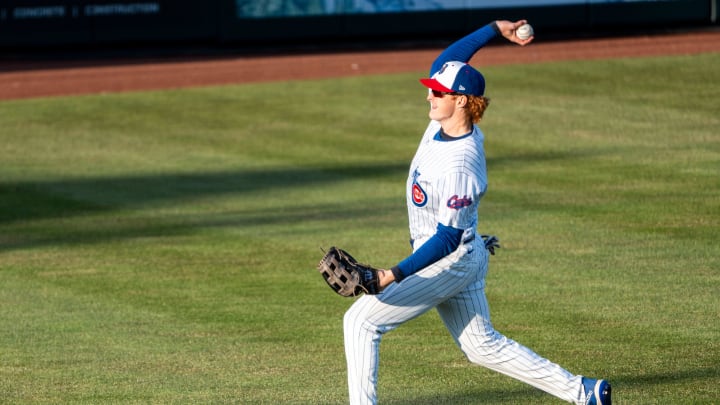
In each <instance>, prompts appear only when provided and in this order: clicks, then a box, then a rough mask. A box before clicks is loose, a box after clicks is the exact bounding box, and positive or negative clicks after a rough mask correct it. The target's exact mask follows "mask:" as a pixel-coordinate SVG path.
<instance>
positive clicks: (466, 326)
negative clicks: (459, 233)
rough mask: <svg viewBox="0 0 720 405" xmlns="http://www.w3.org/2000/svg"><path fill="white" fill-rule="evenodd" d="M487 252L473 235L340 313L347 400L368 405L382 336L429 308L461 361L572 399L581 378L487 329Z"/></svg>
mask: <svg viewBox="0 0 720 405" xmlns="http://www.w3.org/2000/svg"><path fill="white" fill-rule="evenodd" d="M487 267H488V252H487V250H486V249H485V248H484V245H483V242H482V239H481V238H475V240H474V241H473V242H471V243H468V244H465V245H461V246H460V247H458V249H457V250H456V251H455V252H453V253H451V254H450V255H448V256H446V257H445V258H443V259H441V260H439V261H438V262H436V263H434V264H432V265H430V266H428V267H426V268H425V269H423V270H421V271H419V272H418V273H416V274H414V275H412V276H410V277H408V278H406V279H405V280H403V281H402V282H401V283H393V284H391V285H390V286H388V288H386V289H385V291H384V292H383V293H382V294H379V295H364V296H362V297H360V298H359V299H358V300H357V301H356V302H355V303H354V304H353V305H352V306H351V307H350V309H349V310H348V311H347V312H346V313H345V317H344V335H345V355H346V359H347V368H348V387H349V394H350V404H351V405H359V404H376V403H377V378H378V365H379V349H380V340H381V339H382V336H383V335H384V334H385V333H387V332H389V331H391V330H393V329H395V328H397V327H398V326H400V325H401V324H403V323H404V322H407V321H409V320H411V319H414V318H416V317H418V316H420V315H422V314H424V313H425V312H427V311H429V310H430V309H432V308H437V311H438V313H439V315H440V318H441V319H442V320H443V322H444V324H445V327H446V328H447V329H448V331H449V332H450V333H451V335H452V336H453V338H454V339H455V342H456V343H457V344H458V346H459V347H460V349H461V350H462V351H463V353H465V355H466V356H467V358H468V360H470V361H471V362H473V363H476V364H479V365H482V366H484V367H487V368H489V369H491V370H495V371H497V372H500V373H503V374H506V375H508V376H510V377H513V378H515V379H517V380H520V381H523V382H525V383H527V384H530V385H532V386H534V387H536V388H539V389H541V390H543V391H545V392H547V393H549V394H552V395H554V396H556V397H558V398H561V399H563V400H565V401H568V402H575V403H580V399H581V396H584V394H583V393H581V391H582V389H581V387H582V376H579V375H573V374H571V373H569V372H568V371H566V370H565V369H563V368H562V367H560V366H558V365H557V364H554V363H552V362H550V361H548V360H546V359H544V358H542V357H540V356H539V355H537V354H536V353H534V352H533V351H532V350H530V349H528V348H526V347H524V346H522V345H520V344H518V343H516V342H515V341H513V340H511V339H508V338H506V337H505V336H503V335H502V334H500V333H498V332H497V331H495V330H494V328H493V326H492V323H491V322H490V313H489V309H488V303H487V299H486V297H485V275H486V273H487Z"/></svg>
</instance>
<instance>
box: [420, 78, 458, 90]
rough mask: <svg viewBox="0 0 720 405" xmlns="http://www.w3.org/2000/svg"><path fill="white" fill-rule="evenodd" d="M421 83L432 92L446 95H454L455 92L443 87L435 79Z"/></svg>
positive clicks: (421, 80) (424, 80)
mask: <svg viewBox="0 0 720 405" xmlns="http://www.w3.org/2000/svg"><path fill="white" fill-rule="evenodd" d="M420 83H422V84H423V86H425V87H427V88H428V89H430V90H437V91H442V92H445V93H454V92H455V90H453V89H448V88H447V87H445V86H443V85H442V84H441V83H440V82H439V81H437V80H435V79H420Z"/></svg>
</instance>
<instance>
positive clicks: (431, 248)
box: [391, 224, 463, 282]
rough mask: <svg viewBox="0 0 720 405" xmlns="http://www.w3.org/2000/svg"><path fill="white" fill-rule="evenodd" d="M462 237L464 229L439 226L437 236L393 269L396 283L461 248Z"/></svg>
mask: <svg viewBox="0 0 720 405" xmlns="http://www.w3.org/2000/svg"><path fill="white" fill-rule="evenodd" d="M462 235H463V230H462V229H457V228H453V227H450V226H445V225H443V224H438V226H437V231H436V232H435V235H433V236H432V237H431V238H430V239H428V241H427V242H425V244H423V245H422V246H421V247H420V248H419V249H418V250H416V251H415V252H414V253H413V254H411V255H410V256H408V257H407V258H406V259H405V260H403V261H402V262H400V263H399V264H398V265H397V266H395V267H393V268H392V269H391V271H392V272H393V275H394V276H395V281H396V282H400V281H402V279H404V278H405V277H407V276H409V275H411V274H415V273H417V272H418V271H420V270H421V269H423V268H425V267H427V266H429V265H431V264H433V263H435V262H436V261H438V260H440V259H442V258H443V257H445V256H447V255H449V254H450V253H452V252H454V251H455V249H457V248H458V246H460V241H461V239H462Z"/></svg>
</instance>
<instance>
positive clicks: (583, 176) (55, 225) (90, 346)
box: [0, 54, 720, 405]
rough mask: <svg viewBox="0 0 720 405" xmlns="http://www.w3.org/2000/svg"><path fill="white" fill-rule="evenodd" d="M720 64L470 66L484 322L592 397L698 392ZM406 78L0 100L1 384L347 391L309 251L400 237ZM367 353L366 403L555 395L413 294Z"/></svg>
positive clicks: (218, 398) (713, 209)
mask: <svg viewBox="0 0 720 405" xmlns="http://www.w3.org/2000/svg"><path fill="white" fill-rule="evenodd" d="M428 62H429V61H428ZM719 65H720V54H705V55H698V56H677V57H663V58H649V59H618V60H605V61H588V62H564V63H546V64H531V65H523V66H498V67H490V68H486V69H483V71H484V73H485V74H486V77H487V80H488V95H489V96H490V97H491V98H492V105H491V107H490V108H489V110H488V111H487V114H486V118H485V120H484V122H483V125H482V127H483V129H484V131H485V133H486V136H487V140H486V149H487V152H488V168H489V173H490V186H489V192H488V194H487V196H486V197H485V199H484V200H483V203H482V204H481V208H480V218H481V219H480V221H481V225H480V229H481V231H483V232H485V233H493V234H497V235H498V236H499V237H500V239H501V241H502V245H503V248H502V249H501V250H500V251H499V253H498V254H497V255H496V256H493V258H492V260H491V266H490V273H489V275H488V298H489V300H490V304H491V308H492V315H493V320H494V324H495V327H496V328H497V329H498V330H499V331H501V332H503V333H504V334H505V335H507V336H508V337H511V338H513V339H515V340H517V341H519V342H521V343H523V344H525V345H527V346H529V347H531V348H533V349H534V350H535V351H537V352H538V353H540V354H542V355H544V356H546V357H548V358H549V359H551V360H553V361H555V362H558V363H560V364H561V365H563V366H564V367H566V368H568V369H569V370H570V371H572V372H575V373H579V374H586V375H590V376H596V377H604V378H608V379H609V380H610V381H611V382H612V383H613V386H614V390H615V395H614V399H615V404H716V403H719V402H718V401H720V399H718V398H720V326H719V325H720V324H719V323H718V319H719V318H718V317H719V315H720V300H719V297H720V242H719V240H720V131H719V130H720V115H719V114H718V112H719V111H720V102H719V101H718V89H719V87H718V83H720V70H718V68H717V66H719ZM419 69H422V67H419ZM422 74H423V73H421V71H419V72H417V73H411V74H400V75H390V76H371V77H355V78H347V79H334V80H317V81H302V82H284V83H271V84H252V85H238V86H225V87H212V88H202V89H184V90H172V91H158V92H138V93H126V94H103V95H92V96H82V97H68V98H49V99H35V100H20V101H7V102H2V103H0V141H2V142H0V161H1V162H2V165H1V166H0V402H3V403H19V404H34V403H64V404H72V403H86V404H97V403H248V404H278V403H288V404H341V403H344V402H345V401H346V399H345V397H346V388H345V364H344V355H343V346H342V315H343V313H344V311H345V310H346V309H347V308H348V307H349V305H350V304H351V303H352V300H351V299H343V298H341V297H339V296H337V295H334V294H333V293H331V292H330V290H329V289H328V288H327V286H325V284H324V282H323V281H322V280H321V278H320V276H319V275H318V274H317V272H316V271H315V265H316V263H317V261H318V260H319V259H320V257H321V255H322V253H321V251H320V248H321V247H328V246H330V245H331V244H336V245H338V246H342V247H344V248H346V249H348V250H349V251H351V252H353V254H354V255H355V256H356V257H358V259H360V260H362V261H365V262H370V263H373V264H375V265H378V266H390V265H393V264H395V263H396V262H397V261H399V260H401V259H403V258H404V257H405V256H406V255H407V254H408V253H409V251H408V245H407V238H408V236H407V220H406V218H405V203H404V181H405V177H406V174H407V169H408V165H409V161H410V159H411V158H412V154H413V153H414V151H415V147H416V144H417V142H418V140H419V137H420V135H421V133H422V131H423V129H424V127H425V125H426V124H427V102H426V101H425V100H424V97H425V90H424V89H423V88H422V87H421V86H420V85H419V83H417V77H419V76H420V75H422ZM381 359H382V361H381V362H382V366H381V369H380V396H381V400H382V402H383V403H385V404H408V405H410V404H555V403H558V404H559V403H561V402H560V401H559V400H556V399H554V398H552V397H550V396H549V395H547V394H544V393H542V392H540V391H537V390H535V389H534V388H531V387H529V386H526V385H524V384H521V383H519V382H516V381H514V380H511V379H509V378H507V377H505V376H502V375H499V374H496V373H493V372H490V371H488V370H485V369H483V368H480V367H477V366H472V365H470V364H469V363H468V362H467V361H466V360H465V359H464V357H463V356H462V354H461V352H460V351H459V350H458V349H457V348H456V347H455V346H454V344H453V343H452V339H451V338H450V336H449V335H448V333H447V332H446V331H445V330H444V328H443V326H442V324H441V322H440V321H439V319H438V317H437V315H436V314H435V313H434V312H431V313H428V314H427V315H424V316H423V317H421V318H419V319H417V320H415V321H412V322H410V323H408V324H406V325H404V326H403V327H401V328H400V329H398V330H397V331H394V332H392V333H390V334H388V335H387V336H386V337H385V339H384V340H383V346H382V355H381Z"/></svg>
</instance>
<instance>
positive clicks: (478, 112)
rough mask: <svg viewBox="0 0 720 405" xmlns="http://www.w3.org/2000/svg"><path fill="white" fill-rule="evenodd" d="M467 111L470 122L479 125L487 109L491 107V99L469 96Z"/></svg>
mask: <svg viewBox="0 0 720 405" xmlns="http://www.w3.org/2000/svg"><path fill="white" fill-rule="evenodd" d="M467 99H468V100H467V109H468V115H469V116H470V120H471V121H472V122H473V124H477V123H478V122H480V120H482V117H483V114H484V113H485V109H486V108H488V106H489V105H490V99H489V98H487V97H485V96H469V95H468V96H467Z"/></svg>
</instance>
